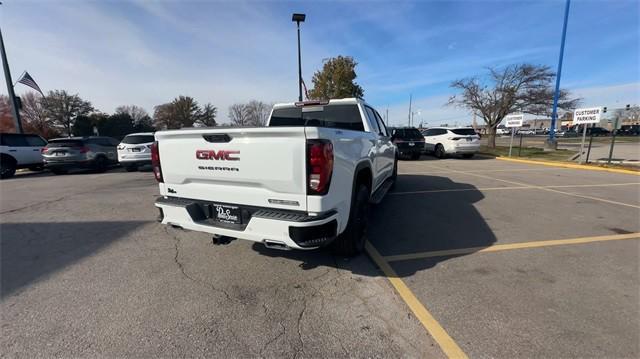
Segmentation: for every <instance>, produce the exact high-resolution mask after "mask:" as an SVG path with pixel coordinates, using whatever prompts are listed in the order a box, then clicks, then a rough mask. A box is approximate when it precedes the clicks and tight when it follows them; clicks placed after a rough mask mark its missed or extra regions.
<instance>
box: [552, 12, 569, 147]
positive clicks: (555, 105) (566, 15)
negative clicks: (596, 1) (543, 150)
mask: <svg viewBox="0 0 640 359" xmlns="http://www.w3.org/2000/svg"><path fill="white" fill-rule="evenodd" d="M570 4H571V0H567V2H566V4H565V7H564V25H562V40H561V41H560V58H559V59H558V73H557V74H556V91H555V93H554V95H553V112H552V113H551V128H549V139H547V146H548V147H550V148H551V149H554V150H555V149H556V148H557V147H558V142H557V140H556V138H555V137H556V121H557V119H558V97H559V96H560V75H562V58H563V57H564V41H565V39H566V37H567V22H568V21H569V5H570Z"/></svg>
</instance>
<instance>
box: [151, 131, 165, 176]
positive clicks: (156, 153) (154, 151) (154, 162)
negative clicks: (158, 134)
mask: <svg viewBox="0 0 640 359" xmlns="http://www.w3.org/2000/svg"><path fill="white" fill-rule="evenodd" d="M151 167H153V175H154V176H155V177H156V181H158V182H164V179H163V178H162V167H160V150H159V149H158V141H156V142H154V143H153V144H152V145H151Z"/></svg>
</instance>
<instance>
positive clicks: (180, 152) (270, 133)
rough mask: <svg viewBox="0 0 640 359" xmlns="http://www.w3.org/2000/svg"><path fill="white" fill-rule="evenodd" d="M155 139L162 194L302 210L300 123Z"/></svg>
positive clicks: (302, 131)
mask: <svg viewBox="0 0 640 359" xmlns="http://www.w3.org/2000/svg"><path fill="white" fill-rule="evenodd" d="M155 137H156V140H157V141H158V147H159V152H160V164H161V167H162V175H163V178H164V184H163V185H162V184H161V188H163V187H164V189H163V194H165V195H169V196H175V197H183V198H192V199H199V200H206V201H211V202H217V203H230V204H240V205H251V206H260V207H275V208H284V209H291V210H306V196H307V185H306V177H307V174H306V137H305V128H304V127H263V128H229V129H216V130H209V129H207V130H174V131H161V132H156V134H155Z"/></svg>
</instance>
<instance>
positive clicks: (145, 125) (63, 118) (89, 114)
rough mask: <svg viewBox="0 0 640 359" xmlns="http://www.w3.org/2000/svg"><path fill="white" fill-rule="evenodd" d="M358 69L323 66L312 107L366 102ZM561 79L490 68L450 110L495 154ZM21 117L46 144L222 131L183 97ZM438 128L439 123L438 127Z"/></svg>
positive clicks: (65, 99)
mask: <svg viewBox="0 0 640 359" xmlns="http://www.w3.org/2000/svg"><path fill="white" fill-rule="evenodd" d="M357 64H358V63H357V62H356V61H355V60H354V59H353V58H352V57H349V56H337V57H334V58H330V59H328V60H326V61H324V63H323V66H322V69H320V70H318V71H316V72H315V73H314V75H313V78H312V82H313V88H312V89H311V90H309V92H308V97H309V98H310V99H333V98H345V97H356V98H363V96H364V89H363V88H362V87H361V86H360V85H359V84H357V83H356V82H355V79H356V77H357V74H356V70H355V68H356V66H357ZM555 76H556V74H555V73H554V72H553V71H552V70H551V69H550V68H549V67H548V66H544V65H532V64H513V65H508V66H504V67H499V68H496V67H490V68H489V69H488V73H487V74H485V75H484V76H476V77H470V78H463V79H458V80H455V81H453V82H452V83H451V84H450V87H451V88H452V89H454V90H456V91H457V92H458V93H457V94H456V95H454V96H452V97H451V98H450V100H449V102H448V104H449V105H455V106H459V107H462V108H465V109H467V110H468V111H469V112H471V113H475V114H477V115H479V116H480V117H481V118H482V119H483V120H484V122H485V124H486V126H487V129H488V133H489V145H490V146H492V147H493V146H495V133H496V128H497V127H498V125H499V124H500V123H501V122H502V120H503V119H504V118H505V117H506V116H507V115H509V114H512V113H528V114H534V115H544V116H547V117H549V116H550V115H551V108H552V104H553V96H554V90H553V88H552V84H553V81H554V79H555ZM579 103H580V99H578V98H571V96H570V94H569V92H568V91H567V90H561V91H560V93H559V98H558V108H559V109H560V110H562V111H571V110H573V109H574V108H576V107H577V106H578V104H579ZM271 107H272V106H271V104H267V103H264V102H261V101H256V100H253V101H249V102H248V103H236V104H233V105H231V106H230V107H229V113H228V117H229V121H230V125H231V126H264V125H265V123H266V121H267V119H268V117H269V113H270V111H271ZM20 112H21V114H22V116H23V119H24V121H23V122H24V128H25V130H26V131H29V132H32V133H37V134H40V135H42V136H43V137H46V138H51V137H53V135H54V134H55V135H61V134H62V135H68V134H74V135H89V134H92V131H93V128H94V127H95V128H97V129H98V131H99V133H100V134H101V135H109V136H113V137H121V136H124V135H126V134H127V133H130V132H134V131H151V130H154V129H156V130H161V129H175V128H182V127H202V126H216V125H217V124H218V123H217V121H216V117H217V113H218V109H217V107H215V106H213V105H212V104H211V103H207V104H205V105H204V106H200V105H199V104H198V102H196V101H195V100H194V99H193V98H192V97H189V96H178V97H176V98H175V99H173V101H171V102H168V103H164V104H161V105H158V106H156V107H155V108H154V113H153V118H151V116H149V114H147V112H146V111H145V110H144V109H142V108H140V107H138V106H135V105H129V106H121V107H118V108H117V109H116V112H115V113H114V114H112V115H108V114H105V113H102V112H99V111H96V110H95V109H94V108H93V106H92V105H91V103H90V102H89V101H86V100H83V99H82V98H80V96H79V95H77V94H75V95H73V94H69V93H67V92H66V91H64V90H55V91H49V92H48V93H47V95H46V96H44V97H39V96H37V95H36V94H34V93H28V94H26V95H24V96H23V99H22V109H21V111H20ZM434 120H437V119H434ZM12 126H13V121H12V118H11V112H10V110H9V106H8V98H7V97H6V96H1V97H0V131H7V130H10V128H11V127H12Z"/></svg>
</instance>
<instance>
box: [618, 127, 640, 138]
mask: <svg viewBox="0 0 640 359" xmlns="http://www.w3.org/2000/svg"><path fill="white" fill-rule="evenodd" d="M618 135H619V136H640V125H622V126H621V127H620V129H619V130H618Z"/></svg>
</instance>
